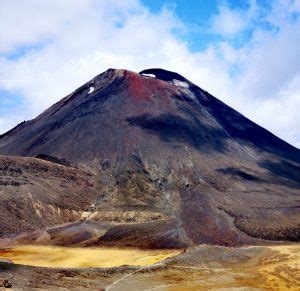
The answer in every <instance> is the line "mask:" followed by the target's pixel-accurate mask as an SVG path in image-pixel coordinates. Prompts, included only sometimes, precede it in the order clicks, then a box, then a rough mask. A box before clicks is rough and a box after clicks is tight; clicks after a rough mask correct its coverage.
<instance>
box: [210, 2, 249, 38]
mask: <svg viewBox="0 0 300 291" xmlns="http://www.w3.org/2000/svg"><path fill="white" fill-rule="evenodd" d="M246 27H247V21H246V19H245V18H244V17H243V13H241V12H240V11H237V10H236V11H235V10H231V9H230V8H229V7H226V6H221V7H220V9H219V13H218V15H216V16H215V17H214V18H213V20H212V32H214V33H218V34H221V35H223V36H225V37H227V36H234V35H235V34H237V33H239V32H241V31H243V30H244V29H245V28H246Z"/></svg>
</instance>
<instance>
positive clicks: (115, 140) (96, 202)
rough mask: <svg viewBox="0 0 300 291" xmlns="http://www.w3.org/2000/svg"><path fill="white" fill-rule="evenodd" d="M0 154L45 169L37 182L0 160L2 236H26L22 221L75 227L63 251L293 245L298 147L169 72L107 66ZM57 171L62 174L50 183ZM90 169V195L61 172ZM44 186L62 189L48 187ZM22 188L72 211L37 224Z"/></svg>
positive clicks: (17, 133) (8, 138) (22, 129)
mask: <svg viewBox="0 0 300 291" xmlns="http://www.w3.org/2000/svg"><path fill="white" fill-rule="evenodd" d="M41 153H42V154H43V155H42V156H41V155H39V154H41ZM0 154H2V155H16V156H26V157H36V156H37V157H39V158H42V159H44V160H47V161H48V164H47V165H51V167H50V169H49V170H48V174H44V176H43V177H44V180H43V181H44V182H43V183H42V184H41V182H39V179H40V177H39V174H38V173H39V171H40V170H37V172H35V173H37V174H35V175H36V176H34V177H33V176H32V174H30V175H29V174H28V173H27V171H32V170H34V169H35V168H34V167H33V168H32V169H31V168H30V167H31V166H24V162H23V160H16V159H12V158H8V157H6V158H5V161H6V164H5V165H4V164H3V159H2V160H1V161H2V163H1V164H0V187H1V192H0V197H1V199H2V200H3V201H5V204H4V202H3V203H2V207H3V205H5V209H8V210H5V211H8V212H7V213H9V214H7V215H10V216H11V217H12V218H11V219H13V220H14V222H13V223H14V227H10V226H9V225H8V224H6V226H5V228H4V229H0V231H1V232H2V235H8V234H10V233H13V232H14V231H15V227H16V225H17V226H18V225H19V229H20V230H22V229H23V227H24V215H25V216H26V217H28V221H30V219H31V218H30V217H32V221H36V222H35V224H32V225H31V227H30V229H35V230H37V229H39V228H41V227H42V226H44V227H49V226H51V225H54V224H59V223H63V222H72V221H73V222H75V221H77V222H79V226H77V225H76V226H74V225H72V228H70V229H69V230H68V227H67V230H66V229H65V228H64V230H61V229H60V228H58V229H56V232H55V240H56V241H63V243H64V244H67V243H68V239H67V237H68V236H70V242H71V241H72V243H73V242H74V241H76V242H77V243H81V244H85V243H87V244H123V245H137V246H142V247H178V246H188V245H194V244H199V243H209V244H222V245H239V244H248V243H256V242H257V243H258V242H261V241H260V239H267V240H268V239H271V240H293V241H295V240H296V241H297V240H299V221H300V214H299V205H300V191H299V187H300V151H299V150H298V149H296V148H295V147H293V146H291V145H289V144H288V143H286V142H284V141H283V140H281V139H279V138H277V137H276V136H274V135H273V134H271V133H270V132H268V131H267V130H265V129H263V128H262V127H260V126H258V125H256V124H255V123H253V122H252V121H250V120H248V119H247V118H245V117H244V116H242V115H241V114H239V113H238V112H236V111H235V110H233V109H232V108H230V107H229V106H227V105H225V104H224V103H222V102H221V101H219V100H218V99H216V98H215V97H213V96H211V95H210V94H209V93H207V92H206V91H204V90H202V89H201V88H199V87H197V86H196V85H194V84H193V83H191V82H189V81H188V80H187V79H185V78H184V77H182V76H180V75H179V74H177V73H173V72H169V71H165V70H162V69H149V70H145V71H142V72H140V73H139V74H138V73H134V72H130V71H127V70H113V69H110V70H108V71H106V72H104V73H102V74H100V75H98V76H96V77H95V78H94V79H93V80H91V81H90V82H88V83H86V84H85V85H83V86H82V87H80V88H79V89H77V90H76V91H75V92H73V93H72V94H70V95H68V96H67V97H65V98H64V99H62V100H61V101H60V102H58V103H56V104H54V105H53V106H52V107H50V108H49V109H48V110H46V111H45V112H44V113H42V114H41V115H39V116H38V117H37V118H35V119H33V120H31V121H28V122H25V123H22V124H21V125H19V126H17V127H16V128H14V129H13V130H11V131H9V132H7V133H6V134H4V135H2V136H1V137H0ZM9 159H12V160H11V162H8V161H9ZM27 161H31V158H28V160H27ZM34 161H35V163H36V164H37V165H39V163H41V164H40V165H39V167H41V166H42V165H44V163H46V162H42V161H40V162H39V163H38V162H36V161H37V160H34ZM18 162H20V164H21V166H19V165H18ZM9 163H13V164H14V166H13V167H12V166H10V165H9ZM30 163H31V162H30ZM54 164H56V165H55V166H54ZM57 164H62V165H57ZM45 165H46V164H45ZM74 165H78V166H76V168H74ZM24 167H25V168H26V170H24ZM56 167H63V169H64V170H63V171H64V172H63V173H62V175H61V176H60V175H59V176H58V178H57V179H56V178H55V179H54V177H56V176H55V175H54V174H53V173H54V172H53V170H54V169H56ZM46 168H47V167H46ZM46 168H45V166H43V167H42V170H41V171H42V172H43V173H44V171H46ZM57 169H58V168H57ZM91 169H92V171H93V174H91V175H92V176H90V179H91V180H92V181H93V183H94V184H93V185H94V186H92V189H93V190H92V191H91V192H89V194H87V188H86V187H89V186H85V185H89V184H88V183H87V182H88V181H87V180H82V182H81V188H80V187H74V188H76V189H70V188H69V187H71V185H72V183H73V179H74V182H75V181H77V180H76V179H77V178H76V177H77V176H72V175H71V176H70V175H69V176H68V174H67V173H69V172H72V171H73V172H74V171H75V172H76V171H78V175H79V172H80V173H81V174H80V175H84V176H85V175H87V172H86V171H88V172H91ZM18 171H21V173H20V172H18ZM55 172H56V170H55ZM76 173H77V172H76ZM47 175H48V176H47ZM53 175H54V176H53ZM64 175H67V176H68V179H66V180H67V181H65V182H63V181H60V179H61V180H64V177H65V176H64ZM52 177H53V178H52ZM72 177H73V178H72ZM47 179H49V180H48V182H49V181H52V179H53V181H52V182H51V183H58V182H59V183H58V184H57V186H55V187H56V188H55V189H54V188H53V187H52V186H50V187H49V184H47V186H46V184H45V183H46V182H47ZM84 179H85V178H84ZM28 183H29V184H30V183H33V186H30V193H32V195H33V196H34V197H37V198H35V199H37V200H38V201H40V199H43V200H45V203H47V205H48V204H49V205H50V206H51V205H55V207H59V205H60V204H61V205H63V207H64V208H67V209H72V210H73V212H71V213H73V214H72V215H73V216H72V215H69V216H68V219H65V220H57V217H56V218H55V215H52V216H53V218H49V217H48V218H47V219H45V221H47V222H46V223H44V224H43V223H41V222H42V221H43V219H44V216H42V218H39V219H36V218H34V217H36V216H37V212H36V210H34V209H33V210H30V209H31V208H30V207H32V206H30V205H32V202H29V200H28V199H29V198H28V197H30V196H28V189H29V188H28V187H29V186H26V187H27V188H24V187H25V186H24V185H28ZM51 183H50V184H51ZM77 183H78V182H77ZM85 183H87V184H85ZM37 185H39V186H37ZM55 185H56V184H55ZM45 187H46V188H45ZM47 187H48V188H47ZM66 187H67V188H66ZM15 188H18V189H19V190H18V191H19V192H18V193H19V194H18V195H19V196H18V197H19V198H18V199H16V198H15V195H13V194H12V193H13V192H12V191H13V190H12V189H15ZM51 188H53V189H52V190H51ZM43 189H48V190H47V191H45V194H44V196H43V198H42V196H40V194H37V193H40V191H44V190H43ZM58 189H59V190H58ZM73 191H75V192H73ZM25 193H26V194H25ZM53 193H56V194H55V195H54V194H53ZM68 195H71V196H72V195H73V199H70V198H68V197H69V196H68ZM3 197H4V198H3ZM78 199H79V200H78ZM77 200H78V201H81V202H80V203H79V205H78V204H76V203H77V202H76V201H77ZM30 203H31V204H30ZM35 203H40V202H35ZM34 205H37V204H34ZM50 206H49V207H50ZM47 207H48V206H47ZM47 207H46V208H45V209H47ZM50 208H51V207H50ZM50 208H49V209H50ZM22 209H24V210H22ZM76 211H77V212H76ZM25 213H26V214H25ZM43 213H45V211H44V212H43ZM51 219H52V220H51ZM86 222H91V223H94V224H93V225H94V226H93V228H92V227H87V225H86V224H85V223H86ZM97 225H98V226H99V227H98V228H97ZM103 225H106V226H105V227H104V226H103ZM100 226H101V227H100ZM103 227H104V228H103ZM2 228H3V227H2ZM93 229H94V230H93ZM24 230H28V227H24ZM49 231H50V230H49ZM68 231H69V233H68ZM80 231H82V232H83V233H82V236H79V235H78V233H80ZM93 231H94V232H93ZM50 232H51V231H50ZM67 233H68V234H67ZM75 234H76V236H77V238H74V236H75ZM48 235H49V233H48ZM60 236H61V237H62V238H60ZM78 236H79V237H81V238H82V239H81V241H78ZM50 237H51V236H50ZM85 241H86V242H85Z"/></svg>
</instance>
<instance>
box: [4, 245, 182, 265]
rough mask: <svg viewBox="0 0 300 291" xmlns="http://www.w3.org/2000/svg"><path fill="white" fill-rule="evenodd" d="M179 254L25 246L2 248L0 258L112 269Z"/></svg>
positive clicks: (20, 262) (102, 248)
mask: <svg viewBox="0 0 300 291" xmlns="http://www.w3.org/2000/svg"><path fill="white" fill-rule="evenodd" d="M179 253H180V251H178V250H141V249H135V248H111V247H109V248H106V247H101V248H76V247H56V246H55V247H54V246H30V245H23V246H15V247H12V248H10V249H7V250H0V258H4V259H9V260H11V261H12V262H13V263H15V264H22V265H30V266H39V267H62V268H86V267H101V268H109V267H116V266H122V265H131V266H148V265H152V264H155V263H157V262H159V261H161V260H164V259H166V258H169V257H172V256H175V255H178V254H179Z"/></svg>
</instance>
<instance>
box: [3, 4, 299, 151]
mask: <svg viewBox="0 0 300 291" xmlns="http://www.w3.org/2000/svg"><path fill="white" fill-rule="evenodd" d="M153 67H160V68H164V69H168V70H172V71H176V72H178V73H179V74H181V75H183V76H184V77H186V78H187V79H189V80H190V81H192V82H194V83H195V84H197V85H198V86H200V87H201V88H203V89H205V90H207V91H208V92H210V93H211V94H213V95H214V96H216V97H217V98H219V99H220V100H222V101H223V102H225V103H227V104H228V105H230V106H231V107H233V108H234V109H236V110H238V111H239V112H240V113H242V114H244V115H245V116H246V117H248V118H250V119H251V120H253V121H254V122H256V123H257V124H259V125H261V126H263V127H265V128H266V129H268V130H269V131H271V132H272V133H274V134H275V135H277V136H279V137H280V138H282V139H284V140H286V141H287V142H289V143H291V144H292V145H294V146H296V147H298V148H300V0H273V1H272V0H248V1H247V0H227V1H226V0H205V1H204V0H198V1H195V0H173V1H162V0H43V1H40V0H26V1H24V0H0V134H1V133H4V132H5V131H7V130H9V129H10V128H12V127H13V126H15V125H16V124H18V123H20V122H22V121H24V120H28V119H32V118H34V117H36V116H37V115H38V114H39V113H41V112H42V111H44V110H45V109H47V108H48V107H49V106H50V105H52V104H53V103H55V102H57V101H58V100H60V99H61V98H63V97H64V96H66V95H68V94H69V93H71V92H72V91H74V90H75V89H76V88H78V87H79V86H81V85H82V84H84V83H85V82H87V81H89V80H90V79H92V78H93V77H94V76H96V75H98V74H100V73H101V72H103V71H105V70H107V69H108V68H122V69H129V70H133V71H137V72H138V71H141V70H143V69H146V68H153Z"/></svg>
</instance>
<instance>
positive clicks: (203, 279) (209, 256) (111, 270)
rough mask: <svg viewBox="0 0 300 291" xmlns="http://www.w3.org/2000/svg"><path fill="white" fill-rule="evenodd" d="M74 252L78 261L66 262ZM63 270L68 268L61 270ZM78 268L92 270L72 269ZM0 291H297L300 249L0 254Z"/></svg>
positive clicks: (35, 250)
mask: <svg viewBox="0 0 300 291" xmlns="http://www.w3.org/2000/svg"><path fill="white" fill-rule="evenodd" d="M22 248H23V249H22ZM101 251H102V253H101ZM22 252H23V253H22ZM51 252H52V255H51ZM76 252H77V255H78V257H77V259H75V260H73V261H72V260H71V261H70V257H72V256H73V255H74V254H76ZM53 253H55V254H56V255H55V256H53ZM30 254H31V257H30ZM42 254H43V255H42ZM36 256H39V257H36ZM43 256H44V257H43ZM1 258H2V262H1ZM4 258H6V260H7V259H10V260H12V261H14V262H15V263H16V264H14V263H9V262H7V261H5V259H4ZM29 258H31V262H30V261H29ZM74 258H76V256H75V257H74ZM22 260H23V261H22ZM26 260H28V261H26ZM68 260H69V261H68ZM97 260H98V261H97ZM101 260H102V261H101ZM41 261H47V262H48V263H47V264H48V266H50V265H51V264H50V263H51V262H52V268H46V267H34V266H26V265H18V264H17V263H19V264H20V263H22V264H26V263H27V264H32V265H33V264H34V262H35V265H43V264H41V263H37V262H41ZM92 261H94V262H93V263H91V262H92ZM96 261H97V262H98V263H97V264H98V265H97V266H102V267H103V268H95V266H96V265H95V264H96V263H95V262H96ZM89 262H90V263H89ZM100 263H101V264H102V265H101V264H100ZM66 264H69V266H70V267H71V268H65V266H66ZM80 264H81V265H80ZM105 264H106V265H105ZM79 265H80V266H81V267H82V266H85V267H88V266H90V267H93V268H72V266H73V267H74V266H79ZM113 265H114V266H115V267H112V266H113ZM121 265H124V266H121ZM129 265H130V266H129ZM43 266H45V265H43ZM59 266H60V267H61V268H58V267H59ZM1 286H2V287H13V288H25V287H28V288H55V289H58V288H89V289H97V290H99V289H100V290H101V289H103V290H145V289H148V290H149V289H151V290H207V289H209V290H218V289H222V288H230V289H234V288H237V289H239V288H246V290H299V287H300V244H289V245H277V246H255V247H254V246H253V247H242V248H228V247H220V246H212V245H201V246H197V247H193V248H190V249H188V250H185V251H182V250H180V251H179V250H138V249H108V248H98V249H97V248H92V249H89V248H87V249H82V248H73V249H72V248H65V249H64V248H59V247H44V246H38V247H33V246H18V247H15V248H12V249H9V250H7V249H6V250H2V251H0V288H1Z"/></svg>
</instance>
